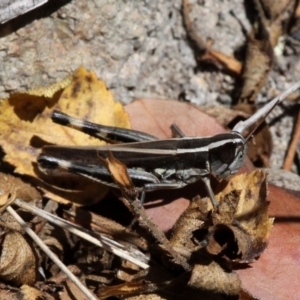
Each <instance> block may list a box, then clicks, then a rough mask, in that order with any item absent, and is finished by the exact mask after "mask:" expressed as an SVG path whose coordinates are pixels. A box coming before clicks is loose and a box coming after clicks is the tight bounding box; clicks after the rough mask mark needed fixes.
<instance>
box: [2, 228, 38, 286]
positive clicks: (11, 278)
mask: <svg viewBox="0 0 300 300" xmlns="http://www.w3.org/2000/svg"><path fill="white" fill-rule="evenodd" d="M2 239H3V241H2V252H1V256H0V278H1V279H2V280H4V281H6V282H9V283H11V284H14V285H17V286H18V285H22V284H29V285H32V284H33V283H35V282H36V279H37V277H38V271H37V267H38V259H37V255H36V253H34V252H33V248H32V247H31V246H30V245H29V244H28V242H27V241H26V240H25V239H24V237H23V235H22V234H21V233H19V232H17V231H9V232H7V233H6V234H5V235H4V236H3V237H2Z"/></svg>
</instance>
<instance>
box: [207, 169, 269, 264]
mask: <svg viewBox="0 0 300 300" xmlns="http://www.w3.org/2000/svg"><path fill="white" fill-rule="evenodd" d="M266 197H267V182H266V174H265V173H264V172H262V171H253V172H251V173H250V174H241V175H238V176H235V177H234V178H232V180H230V182H229V183H228V185H227V186H226V187H225V189H224V190H223V191H222V192H221V193H219V194H218V195H217V198H218V199H219V201H220V205H219V208H218V210H216V211H214V212H213V214H212V221H213V224H214V226H213V227H211V228H210V229H209V232H210V237H209V239H208V246H207V250H208V251H209V252H210V253H211V254H214V255H216V254H220V253H223V254H224V255H226V256H227V257H229V258H231V259H234V260H236V261H239V262H247V263H248V262H251V261H253V260H254V259H255V258H256V257H257V256H259V255H260V254H261V252H262V251H263V250H264V249H265V248H266V246H267V242H268V238H269V235H270V231H271V228H272V224H273V220H274V219H273V218H269V217H268V206H269V203H268V202H267V201H266Z"/></svg>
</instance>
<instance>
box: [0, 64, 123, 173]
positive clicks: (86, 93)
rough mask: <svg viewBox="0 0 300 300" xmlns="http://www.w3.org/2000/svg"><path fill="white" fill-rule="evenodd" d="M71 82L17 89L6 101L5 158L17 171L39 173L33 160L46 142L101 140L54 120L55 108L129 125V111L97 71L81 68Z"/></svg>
mask: <svg viewBox="0 0 300 300" xmlns="http://www.w3.org/2000/svg"><path fill="white" fill-rule="evenodd" d="M69 82H70V80H69V79H66V80H63V81H62V83H58V84H57V85H56V86H53V85H52V86H50V88H49V87H45V88H40V89H38V90H34V91H29V92H28V93H17V94H14V95H12V96H11V97H10V98H9V99H6V100H3V101H2V103H1V107H0V135H1V140H2V141H1V146H2V147H3V149H4V151H5V153H6V156H5V160H6V161H7V162H9V163H10V164H12V165H14V166H15V167H16V172H18V173H20V174H26V175H35V173H34V170H33V166H32V162H35V160H36V157H37V154H38V152H39V148H40V147H41V146H42V145H44V144H45V143H51V144H60V145H70V146H72V145H99V144H100V143H101V142H100V141H99V140H98V139H95V138H92V137H90V136H88V135H86V134H84V133H81V132H78V131H76V130H74V129H69V128H65V127H63V126H60V125H57V124H54V123H53V122H52V121H51V119H50V116H51V113H52V111H53V109H58V110H61V111H63V112H66V113H68V114H70V115H72V116H75V117H79V118H84V119H87V120H89V121H91V122H95V123H101V124H105V125H110V126H119V127H125V128H128V127H129V118H128V115H127V113H125V112H124V110H123V108H122V106H121V104H120V103H116V102H115V101H114V99H113V96H112V94H111V93H110V92H109V91H108V90H107V89H106V86H105V84H104V82H103V81H101V80H99V79H98V78H97V76H96V74H95V73H94V72H88V71H86V70H85V69H84V68H79V69H78V70H77V71H76V72H75V74H74V75H73V77H72V81H71V83H70V84H69V85H68V86H66V85H67V84H68V83H69ZM64 86H66V87H65V88H64V89H63V90H58V88H59V87H64ZM49 95H50V96H51V97H50V98H49V97H48V96H49Z"/></svg>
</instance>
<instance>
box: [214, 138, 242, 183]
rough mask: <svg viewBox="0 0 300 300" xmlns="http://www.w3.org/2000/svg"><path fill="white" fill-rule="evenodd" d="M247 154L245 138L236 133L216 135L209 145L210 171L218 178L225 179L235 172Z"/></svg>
mask: <svg viewBox="0 0 300 300" xmlns="http://www.w3.org/2000/svg"><path fill="white" fill-rule="evenodd" d="M246 154H247V145H246V143H245V139H244V138H243V137H242V136H241V135H239V134H238V133H229V134H223V135H219V136H218V140H217V141H215V142H212V143H211V145H210V147H209V164H210V171H211V173H212V174H213V175H214V176H216V177H217V178H219V179H225V178H228V177H230V176H232V175H233V174H235V173H237V172H238V170H239V169H240V167H241V166H242V164H243V163H244V160H245V157H246Z"/></svg>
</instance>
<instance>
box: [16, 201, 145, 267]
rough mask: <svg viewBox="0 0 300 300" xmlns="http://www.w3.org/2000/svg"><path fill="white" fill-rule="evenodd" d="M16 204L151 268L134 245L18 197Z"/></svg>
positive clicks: (99, 245)
mask: <svg viewBox="0 0 300 300" xmlns="http://www.w3.org/2000/svg"><path fill="white" fill-rule="evenodd" d="M14 204H16V205H18V206H19V207H21V208H23V209H25V210H27V211H30V212H32V213H34V214H36V215H38V216H40V217H42V218H44V219H46V220H47V221H49V222H51V223H53V224H56V225H57V226H60V227H62V228H64V229H66V230H68V231H70V232H72V233H73V234H76V235H77V236H79V237H81V238H83V239H85V240H87V241H89V242H91V243H93V244H95V245H96V246H98V247H101V248H103V249H105V250H107V251H109V252H111V253H113V254H115V255H117V256H119V257H121V258H123V259H126V260H128V261H130V262H132V263H134V264H136V265H137V266H139V267H141V268H143V269H147V268H149V265H148V262H149V259H148V257H147V256H145V255H144V254H143V253H142V252H140V251H139V250H137V249H135V248H133V247H128V246H127V247H125V246H124V245H122V244H119V243H118V242H116V241H114V240H112V239H110V238H108V237H106V236H104V235H101V234H97V233H94V232H92V231H90V230H87V229H85V228H83V227H81V226H78V225H75V224H73V223H71V222H69V221H66V220H64V219H61V218H59V217H58V216H55V215H52V214H50V213H49V212H46V211H44V210H42V209H39V208H37V207H36V206H34V205H31V204H29V203H26V202H25V201H22V200H20V199H16V200H15V202H14ZM92 235H93V236H92ZM133 255H134V257H133Z"/></svg>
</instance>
